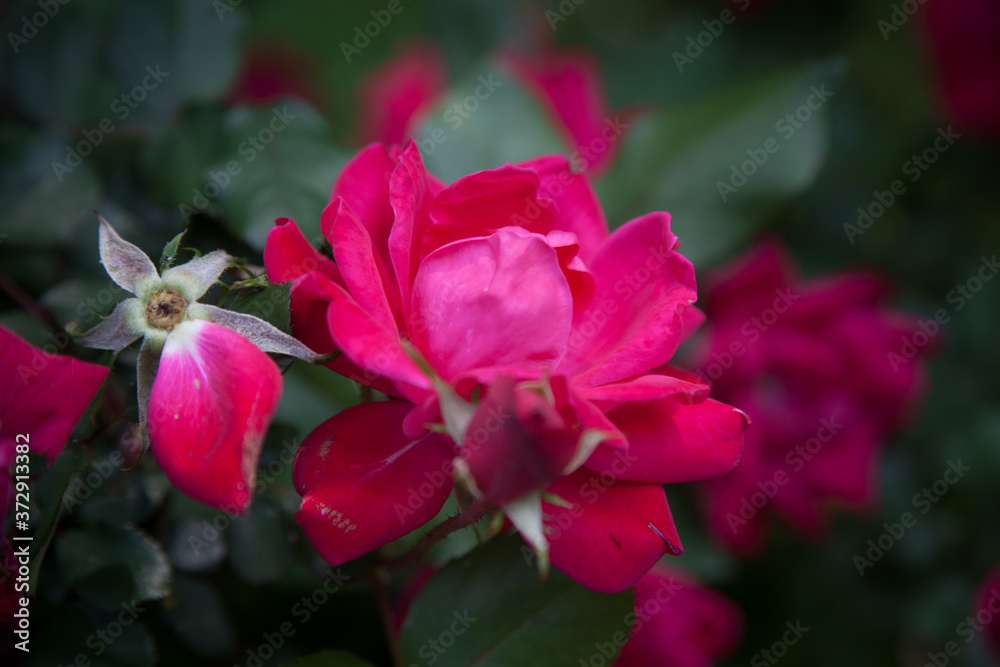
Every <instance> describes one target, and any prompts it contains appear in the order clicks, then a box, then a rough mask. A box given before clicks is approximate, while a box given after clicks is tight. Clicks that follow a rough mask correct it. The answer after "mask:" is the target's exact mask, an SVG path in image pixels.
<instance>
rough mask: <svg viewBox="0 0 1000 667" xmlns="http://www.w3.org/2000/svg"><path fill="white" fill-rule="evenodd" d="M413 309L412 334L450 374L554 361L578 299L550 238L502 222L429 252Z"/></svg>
mask: <svg viewBox="0 0 1000 667" xmlns="http://www.w3.org/2000/svg"><path fill="white" fill-rule="evenodd" d="M412 312H413V320H414V323H413V325H412V326H413V328H414V329H416V330H417V331H416V332H415V333H416V335H414V340H415V341H419V346H420V348H421V350H422V351H423V352H424V353H425V355H426V356H427V360H428V361H429V362H430V364H431V365H432V366H433V367H434V368H435V369H436V370H437V371H438V372H439V373H440V374H441V376H442V377H443V378H444V379H446V380H450V379H452V378H453V377H455V376H456V375H458V374H460V373H462V372H463V371H467V370H470V369H473V368H477V367H480V366H502V365H505V364H520V365H524V366H537V367H539V368H551V367H554V366H555V365H556V364H558V363H559V361H560V360H561V358H562V355H563V352H564V350H565V346H566V338H567V336H568V334H569V328H570V322H571V319H572V316H573V303H572V296H571V294H570V291H569V285H568V284H567V282H566V278H565V276H564V275H563V273H562V269H561V268H560V266H559V259H558V257H557V255H556V252H555V251H554V250H553V249H552V248H551V247H550V246H549V245H548V243H547V242H546V241H545V239H544V238H543V237H541V236H538V235H535V234H524V233H515V232H511V231H507V230H500V231H499V232H497V233H495V234H493V235H492V236H490V237H488V238H476V239H468V240H465V241H457V242H455V243H451V244H449V245H447V246H444V247H442V248H439V249H438V250H436V251H434V252H433V253H431V255H429V256H428V257H427V258H426V259H425V260H424V261H423V263H422V264H421V265H420V271H419V273H418V274H417V277H416V281H415V282H414V286H413V305H412Z"/></svg>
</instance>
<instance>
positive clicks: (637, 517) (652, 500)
mask: <svg viewBox="0 0 1000 667" xmlns="http://www.w3.org/2000/svg"><path fill="white" fill-rule="evenodd" d="M617 468H618V466H613V467H612V468H609V469H608V470H607V471H606V472H603V473H601V474H598V473H596V472H591V471H590V470H587V469H586V468H581V469H580V470H578V471H576V472H575V473H573V474H572V475H568V476H566V477H563V478H562V479H560V480H559V481H557V482H556V483H555V484H553V485H552V486H550V487H549V489H548V490H549V492H550V493H552V494H554V495H556V496H558V497H560V498H562V499H563V500H564V501H567V502H568V503H571V504H572V507H571V508H566V507H559V506H557V505H554V504H552V503H547V502H546V503H543V505H542V507H543V510H544V512H545V525H546V527H547V530H548V531H549V534H548V539H549V544H550V547H551V551H550V558H551V561H552V565H553V566H555V567H557V568H558V569H559V570H561V571H562V572H564V573H566V574H568V575H569V576H570V577H572V578H573V579H574V580H575V581H577V582H578V583H580V584H582V585H584V586H586V587H587V588H589V589H591V590H594V591H598V592H599V593H617V592H618V591H623V590H625V589H626V588H629V587H630V586H632V585H633V584H635V582H636V580H638V579H639V577H641V576H642V575H643V574H645V573H646V571H647V570H649V568H650V567H652V566H653V564H654V563H655V562H656V561H658V560H659V559H660V558H661V557H662V556H663V555H664V554H666V553H668V552H670V553H673V554H679V553H680V552H681V541H680V538H679V537H678V535H677V529H676V528H675V527H674V520H673V517H672V516H671V514H670V508H669V507H668V506H667V497H666V494H665V493H664V492H663V487H662V486H660V485H658V484H637V483H635V482H626V481H624V480H620V479H618V477H617V473H616V472H615V471H616V469H617Z"/></svg>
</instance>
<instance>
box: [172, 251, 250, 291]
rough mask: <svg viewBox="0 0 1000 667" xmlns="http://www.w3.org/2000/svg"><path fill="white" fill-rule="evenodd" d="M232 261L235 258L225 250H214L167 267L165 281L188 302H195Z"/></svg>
mask: <svg viewBox="0 0 1000 667" xmlns="http://www.w3.org/2000/svg"><path fill="white" fill-rule="evenodd" d="M232 261H233V258H232V257H230V256H229V254H228V253H226V252H225V251H224V250H213V251H212V252H210V253H208V254H207V255H202V256H201V257H195V258H194V259H192V260H191V261H190V262H186V263H184V264H181V265H180V266H175V267H174V268H172V269H167V270H166V271H164V272H163V282H164V283H166V284H167V285H168V286H170V287H172V288H174V289H175V290H177V292H178V293H179V294H180V295H181V296H182V297H184V298H185V299H187V301H188V303H194V302H195V301H197V300H198V299H200V298H201V297H203V296H204V295H205V292H207V291H208V288H209V287H211V286H212V285H213V284H214V283H215V281H217V280H218V279H219V276H220V275H221V274H222V272H223V271H225V270H226V267H227V266H229V265H230V264H231V263H232Z"/></svg>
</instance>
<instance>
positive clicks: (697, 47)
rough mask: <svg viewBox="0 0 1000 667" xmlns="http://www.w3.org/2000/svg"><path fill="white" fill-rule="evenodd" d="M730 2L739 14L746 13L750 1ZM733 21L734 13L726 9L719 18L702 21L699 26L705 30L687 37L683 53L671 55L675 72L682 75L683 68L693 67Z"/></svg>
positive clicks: (736, 0) (734, 0) (738, 0)
mask: <svg viewBox="0 0 1000 667" xmlns="http://www.w3.org/2000/svg"><path fill="white" fill-rule="evenodd" d="M731 1H732V3H733V4H734V5H736V8H737V9H738V10H739V11H741V12H743V11H746V9H747V7H749V6H750V0H731ZM734 21H736V12H734V11H733V10H732V9H729V8H728V7H727V8H726V9H723V10H722V11H721V12H720V13H719V18H717V19H711V20H707V19H706V20H704V21H702V22H701V24H702V25H703V26H705V29H704V30H702V31H701V32H699V33H697V34H696V35H689V36H688V38H687V48H685V49H684V51H683V53H682V52H681V51H674V52H673V54H671V57H672V58H673V61H674V64H675V65H677V71H678V72H680V73H681V74H683V73H684V68H685V67H687V66H688V65H693V64H694V61H695V60H697V59H698V58H699V57H700V56H701V54H703V53H704V52H705V49H707V48H708V47H710V46H712V44H714V43H715V40H716V39H718V38H719V37H720V36H721V35H722V32H723V31H724V30H725V29H726V26H727V25H731V24H732V23H733V22H734Z"/></svg>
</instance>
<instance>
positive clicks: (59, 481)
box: [31, 447, 87, 582]
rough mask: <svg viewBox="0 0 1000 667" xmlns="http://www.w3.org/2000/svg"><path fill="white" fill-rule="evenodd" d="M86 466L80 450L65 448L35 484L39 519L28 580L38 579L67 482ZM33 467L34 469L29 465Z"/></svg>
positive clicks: (35, 528) (36, 519)
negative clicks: (29, 578)
mask: <svg viewBox="0 0 1000 667" xmlns="http://www.w3.org/2000/svg"><path fill="white" fill-rule="evenodd" d="M86 465H87V457H86V456H84V453H83V451H82V450H81V449H80V448H79V447H66V448H65V449H63V451H62V452H61V453H60V454H59V456H57V457H56V459H55V461H53V462H52V465H50V466H49V468H48V469H47V470H46V471H45V472H44V473H42V474H41V476H40V477H39V478H38V481H37V482H36V484H35V494H34V497H35V498H37V500H36V503H37V504H36V505H35V506H36V508H37V509H38V517H37V518H35V519H34V533H33V540H32V542H33V545H34V546H33V547H32V554H31V580H32V581H35V582H37V581H38V580H39V577H38V575H39V572H40V568H41V565H42V561H43V560H44V559H45V552H46V551H47V550H48V548H49V544H50V542H51V540H52V534H53V532H54V531H55V528H56V522H57V521H58V518H59V512H60V510H62V508H63V494H64V493H65V492H66V487H67V486H68V485H69V483H70V480H71V479H73V477H74V476H75V475H76V474H77V473H79V472H81V471H82V470H83V469H84V468H85V467H86ZM32 468H34V466H32Z"/></svg>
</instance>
